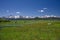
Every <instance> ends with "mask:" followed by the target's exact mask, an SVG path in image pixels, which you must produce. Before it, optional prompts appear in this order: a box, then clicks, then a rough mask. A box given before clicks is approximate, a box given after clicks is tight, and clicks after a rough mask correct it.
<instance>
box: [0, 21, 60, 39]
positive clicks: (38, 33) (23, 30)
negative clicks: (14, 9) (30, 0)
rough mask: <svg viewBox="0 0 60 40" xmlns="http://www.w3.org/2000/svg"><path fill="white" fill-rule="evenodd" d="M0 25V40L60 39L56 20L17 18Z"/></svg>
mask: <svg viewBox="0 0 60 40" xmlns="http://www.w3.org/2000/svg"><path fill="white" fill-rule="evenodd" d="M0 26H2V27H0V40H60V21H58V20H55V21H53V20H18V21H11V22H2V23H0Z"/></svg>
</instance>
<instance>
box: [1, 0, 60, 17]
mask: <svg viewBox="0 0 60 40" xmlns="http://www.w3.org/2000/svg"><path fill="white" fill-rule="evenodd" d="M9 15H22V16H43V15H56V16H60V0H0V16H9Z"/></svg>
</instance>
